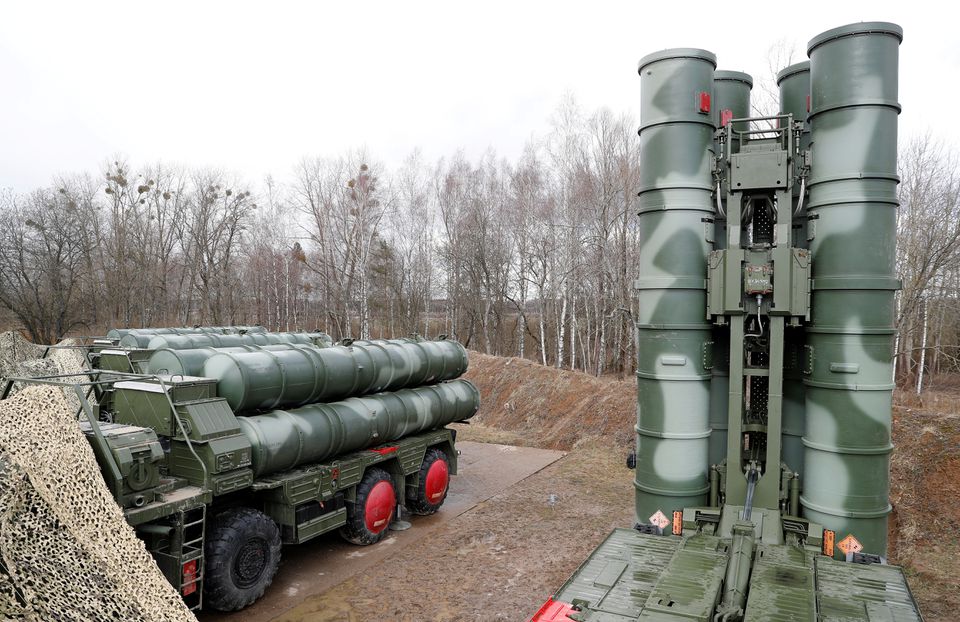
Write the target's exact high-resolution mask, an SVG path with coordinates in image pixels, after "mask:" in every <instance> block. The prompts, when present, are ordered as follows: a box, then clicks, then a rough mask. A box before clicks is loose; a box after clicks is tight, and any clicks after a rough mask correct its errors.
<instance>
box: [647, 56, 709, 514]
mask: <svg viewBox="0 0 960 622" xmlns="http://www.w3.org/2000/svg"><path fill="white" fill-rule="evenodd" d="M715 68H716V57H715V56H714V55H713V54H711V53H710V52H707V51H705V50H698V49H691V48H677V49H670V50H664V51H661V52H656V53H654V54H651V55H649V56H646V57H644V58H643V59H642V60H641V61H640V64H639V68H638V72H639V74H640V180H639V199H638V202H637V206H638V221H637V227H638V231H639V245H638V248H639V253H640V255H639V278H638V279H637V281H636V288H637V290H638V299H639V314H638V316H637V398H638V403H637V427H636V432H637V464H636V471H635V488H636V498H635V503H636V512H637V520H638V521H639V522H641V523H649V522H650V517H651V516H652V515H653V514H655V513H656V512H657V511H658V510H659V511H662V512H663V513H664V514H665V515H667V516H670V515H671V512H673V511H674V510H679V509H682V508H684V507H690V506H701V505H705V503H706V493H707V491H708V489H709V485H708V483H707V462H708V439H709V436H710V424H709V411H710V375H711V374H710V370H709V369H707V368H706V356H705V348H707V347H709V346H708V343H709V342H710V341H711V327H710V324H709V322H708V321H707V319H706V317H705V312H704V310H705V309H706V306H707V304H706V303H707V295H706V283H705V276H706V274H707V253H708V252H709V251H710V243H709V242H708V237H712V231H710V232H708V231H707V229H706V227H705V220H712V218H713V216H714V212H715V210H714V207H713V199H712V196H711V193H712V191H713V177H712V166H713V162H712V157H711V156H712V153H713V150H712V145H713V134H714V125H713V117H712V93H713V78H714V69H715ZM708 233H709V234H710V235H708Z"/></svg>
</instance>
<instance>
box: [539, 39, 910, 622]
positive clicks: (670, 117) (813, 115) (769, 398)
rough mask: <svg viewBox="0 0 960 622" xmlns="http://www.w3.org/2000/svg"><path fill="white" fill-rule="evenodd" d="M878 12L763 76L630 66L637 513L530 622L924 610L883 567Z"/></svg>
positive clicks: (703, 59) (891, 116)
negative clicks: (762, 91) (765, 88)
mask: <svg viewBox="0 0 960 622" xmlns="http://www.w3.org/2000/svg"><path fill="white" fill-rule="evenodd" d="M902 38H903V32H902V30H901V29H900V27H899V26H897V25H895V24H889V23H884V22H863V23H858V24H851V25H848V26H842V27H840V28H835V29H833V30H829V31H827V32H824V33H822V34H820V35H818V36H817V37H814V38H813V39H812V40H811V41H810V44H809V47H808V54H809V57H810V60H809V62H804V63H799V64H796V65H792V66H790V67H787V68H786V69H784V70H783V71H781V72H780V74H779V76H778V83H779V87H780V112H779V114H777V115H774V116H770V117H752V116H751V109H750V90H751V87H752V84H753V80H752V78H751V77H750V76H749V75H747V74H744V73H740V72H732V71H716V70H715V69H716V57H715V56H714V55H713V54H712V53H710V52H708V51H706V50H700V49H693V48H677V49H670V50H664V51H661V52H656V53H654V54H651V55H649V56H647V57H645V58H644V59H643V60H641V61H640V65H639V74H640V79H641V93H640V112H641V126H640V150H641V151H640V154H641V155H640V157H641V169H640V170H641V176H642V178H641V181H640V193H639V199H638V202H637V207H638V213H639V216H638V223H637V226H638V230H639V233H640V238H641V240H640V261H639V268H640V273H639V278H638V279H637V281H636V289H637V292H638V297H639V316H638V317H637V336H638V339H637V354H638V358H637V385H638V408H637V413H638V414H637V425H636V450H635V453H633V454H632V455H631V456H630V457H629V458H628V465H629V466H631V467H633V468H635V470H636V476H635V506H636V518H637V524H636V525H635V526H634V528H633V529H617V530H615V531H614V532H613V533H611V534H610V535H609V536H608V537H607V539H606V540H605V541H604V542H603V543H602V544H601V545H600V546H599V547H598V548H597V549H596V550H595V551H594V552H593V553H592V554H591V556H590V557H589V558H588V559H587V560H586V561H585V562H584V563H583V564H582V565H581V566H580V568H579V569H577V571H576V572H575V573H574V574H573V576H572V577H571V578H570V579H569V580H568V581H567V582H566V583H565V584H564V585H562V586H561V587H560V588H559V589H558V590H557V592H556V593H555V594H554V596H553V597H552V598H550V599H549V600H548V601H547V602H546V603H545V604H544V605H543V607H542V608H541V609H540V610H539V611H538V612H537V613H536V614H535V615H534V616H533V617H532V618H531V620H534V621H539V622H546V621H548V620H580V621H591V622H593V621H600V620H604V621H609V622H615V621H617V622H619V621H623V622H625V621H627V620H663V621H669V620H677V621H680V620H685V621H690V620H700V621H704V622H728V621H730V622H732V621H737V620H748V621H751V622H753V621H761V620H762V621H783V622H787V621H790V622H803V621H809V622H820V621H839V620H843V621H846V622H851V621H855V620H861V621H864V622H866V621H877V620H897V621H908V620H921V619H922V618H921V614H920V611H919V608H918V606H917V604H916V602H915V600H914V598H913V596H912V595H911V593H910V588H909V586H908V585H907V581H906V579H905V576H904V573H903V570H902V569H900V568H897V567H893V566H890V565H887V563H886V559H885V556H886V547H887V515H888V513H889V512H890V509H891V507H890V502H889V498H888V491H889V457H890V452H891V450H892V445H891V443H890V427H891V396H892V390H893V383H892V378H893V373H892V371H893V370H892V361H893V351H894V337H895V330H894V317H895V315H894V293H895V290H896V289H898V282H897V280H896V278H895V272H894V258H895V246H896V238H895V235H896V207H897V192H896V189H897V183H898V178H897V167H896V156H897V115H898V114H899V111H900V106H899V104H898V103H897V56H898V49H899V45H900V42H901V41H902Z"/></svg>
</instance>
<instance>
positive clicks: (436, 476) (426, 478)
mask: <svg viewBox="0 0 960 622" xmlns="http://www.w3.org/2000/svg"><path fill="white" fill-rule="evenodd" d="M449 485H450V460H448V459H447V454H445V453H444V452H443V451H441V450H439V449H437V448H436V447H431V448H430V449H428V450H427V453H426V454H425V455H424V456H423V464H421V465H420V484H419V485H418V486H417V496H416V497H414V498H412V499H407V509H408V510H410V511H411V512H413V513H414V514H424V515H425V514H433V513H434V512H436V511H437V510H439V509H440V506H441V505H443V502H444V500H446V498H447V490H448V488H449Z"/></svg>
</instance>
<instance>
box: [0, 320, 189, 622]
mask: <svg viewBox="0 0 960 622" xmlns="http://www.w3.org/2000/svg"><path fill="white" fill-rule="evenodd" d="M69 344H70V342H69V341H66V342H62V343H61V344H60V345H69ZM41 356H43V348H42V347H39V346H35V345H33V344H31V343H29V342H28V341H26V340H24V339H23V338H22V337H20V336H19V335H18V334H16V333H2V334H0V377H5V376H38V375H49V374H58V373H69V372H74V371H80V370H82V369H83V368H84V363H83V355H82V354H81V353H80V351H78V350H71V349H53V350H51V351H50V352H49V353H48V354H47V357H46V358H40V357H41ZM77 405H78V401H77V397H76V395H75V394H74V393H73V392H72V391H70V390H67V391H63V390H61V389H59V388H57V387H51V386H37V385H32V386H27V387H25V388H21V390H20V391H19V392H17V393H16V394H15V395H13V396H12V397H10V398H8V399H7V400H5V401H2V402H0V620H17V621H23V622H27V621H31V622H33V621H37V622H39V621H42V620H77V621H79V620H84V621H88V620H89V621H93V620H144V621H151V622H152V621H157V622H159V621H161V620H163V621H167V620H195V618H194V616H193V614H191V613H190V611H188V610H187V608H186V607H185V606H184V604H183V602H182V601H181V600H180V597H179V596H178V594H177V593H176V591H175V590H174V589H173V588H172V587H171V586H170V584H169V583H167V581H166V579H165V578H164V577H163V575H162V574H161V572H160V570H159V569H158V568H157V566H156V564H155V563H154V561H153V558H152V557H151V556H150V554H149V553H148V552H147V551H146V549H145V548H144V546H143V543H142V542H141V541H140V540H139V539H138V538H137V537H136V534H135V533H134V531H133V529H132V528H131V527H130V526H129V525H127V523H126V521H125V520H124V517H123V512H122V511H121V510H120V508H119V507H118V506H117V504H116V503H115V502H114V500H113V497H112V496H111V494H110V492H109V490H107V487H106V484H104V482H103V479H102V477H101V476H100V470H99V468H98V466H97V462H96V459H95V458H94V455H93V451H92V450H91V448H90V445H89V443H88V442H87V440H86V439H85V438H84V436H83V434H82V433H81V432H80V429H79V427H78V426H77V421H76V413H77V410H76V409H77Z"/></svg>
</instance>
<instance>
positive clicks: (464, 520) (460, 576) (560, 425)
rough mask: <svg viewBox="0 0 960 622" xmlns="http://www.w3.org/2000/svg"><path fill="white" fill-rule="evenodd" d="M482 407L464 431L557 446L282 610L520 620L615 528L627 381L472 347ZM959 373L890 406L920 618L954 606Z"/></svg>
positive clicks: (342, 616) (623, 503)
mask: <svg viewBox="0 0 960 622" xmlns="http://www.w3.org/2000/svg"><path fill="white" fill-rule="evenodd" d="M470 365H471V367H470V371H469V372H468V373H467V377H468V378H469V379H470V380H472V381H473V382H474V383H475V384H476V385H477V386H478V387H479V388H480V392H481V395H482V396H483V406H482V407H481V410H480V412H479V413H478V414H477V416H476V417H474V419H473V420H472V421H471V424H470V425H465V426H459V428H460V432H459V434H460V438H462V439H468V440H474V441H482V442H496V443H504V444H514V445H526V446H536V447H544V448H550V449H564V450H568V451H569V452H570V453H569V454H568V455H567V456H566V457H564V458H563V459H561V460H560V461H558V462H556V463H554V464H553V465H551V466H549V467H547V468H546V469H544V470H543V471H541V472H539V473H537V474H535V475H533V476H531V477H529V478H527V479H526V480H524V481H522V482H520V483H519V484H518V485H516V486H514V487H513V488H511V489H509V490H507V491H506V492H504V493H501V494H500V495H498V496H496V497H494V498H492V499H490V500H489V501H487V502H485V503H482V504H480V505H479V506H477V507H476V508H474V509H473V510H471V511H469V512H467V513H465V514H463V515H461V516H460V517H458V518H457V519H456V520H455V521H452V522H451V524H450V526H449V527H446V528H444V529H443V530H440V531H438V532H437V534H436V536H435V537H431V538H427V539H424V540H422V541H420V542H418V543H417V544H415V545H413V546H410V547H408V548H405V549H402V550H400V551H398V552H397V554H396V555H394V556H393V557H391V558H390V559H389V563H387V564H384V565H382V566H380V567H378V568H376V569H375V570H372V571H370V572H367V573H366V574H364V575H363V576H356V577H354V578H352V579H350V580H348V581H346V582H344V583H342V584H340V585H339V586H337V587H336V588H334V589H332V590H330V591H328V592H326V593H324V594H321V595H318V596H316V597H313V598H310V599H308V600H306V601H304V602H303V603H302V604H301V605H300V606H298V607H296V608H295V609H292V610H290V611H288V612H287V613H286V614H284V615H283V616H281V617H280V618H277V620H281V621H284V622H306V621H308V620H310V621H328V620H329V621H333V620H350V621H353V620H371V619H391V620H464V621H465V620H479V619H493V620H522V619H525V618H526V617H529V616H530V615H531V614H532V613H533V612H535V611H536V610H537V608H538V607H539V606H540V605H541V604H542V603H543V601H544V600H546V598H547V597H548V596H549V595H550V594H551V593H552V592H553V591H554V590H556V589H557V588H558V587H559V586H560V584H562V583H563V581H564V580H565V579H566V578H567V577H569V575H570V574H571V573H572V572H573V571H574V570H575V569H576V568H577V566H578V565H579V564H580V563H581V562H582V561H583V560H584V559H585V558H586V556H587V555H588V554H589V553H590V552H591V551H592V550H593V549H594V548H595V547H596V545H597V544H599V542H600V540H601V539H602V538H603V537H604V536H605V535H606V534H607V533H608V532H609V531H610V530H611V529H613V528H614V527H624V526H629V525H631V524H632V522H633V486H632V472H631V471H628V470H627V469H626V468H625V466H624V456H625V454H626V451H627V450H628V449H629V447H630V446H631V445H632V443H633V437H632V430H633V425H634V418H635V410H634V409H635V406H634V404H635V399H636V385H635V384H634V382H633V381H632V379H630V380H617V379H613V378H599V379H598V378H594V377H592V376H589V375H586V374H582V373H579V372H571V371H566V370H557V369H553V368H547V367H543V366H541V365H539V364H537V363H533V362H530V361H525V360H520V359H514V358H499V357H492V356H486V355H483V354H479V353H475V352H471V354H470ZM958 412H960V378H957V379H952V381H951V379H945V381H942V382H941V384H940V386H933V387H932V388H931V389H930V390H929V391H927V392H926V393H925V394H924V399H923V401H920V400H918V399H916V398H914V397H911V396H906V395H898V398H897V406H896V409H895V411H894V443H895V444H896V450H895V452H894V455H893V459H892V490H891V499H892V503H893V504H894V513H893V515H892V520H891V523H890V524H891V527H890V542H891V551H890V553H891V562H893V563H898V564H902V565H904V566H905V567H906V569H907V572H908V574H909V575H910V579H911V581H910V585H911V588H912V589H913V591H914V594H915V596H916V597H917V599H918V600H919V602H920V605H921V609H922V611H923V612H924V616H925V619H926V620H927V622H938V621H942V622H946V621H948V620H955V619H956V615H955V613H956V611H958V610H960V590H957V585H958V581H957V578H956V577H958V576H960V535H958V534H960V415H958V414H957V413H958Z"/></svg>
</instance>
